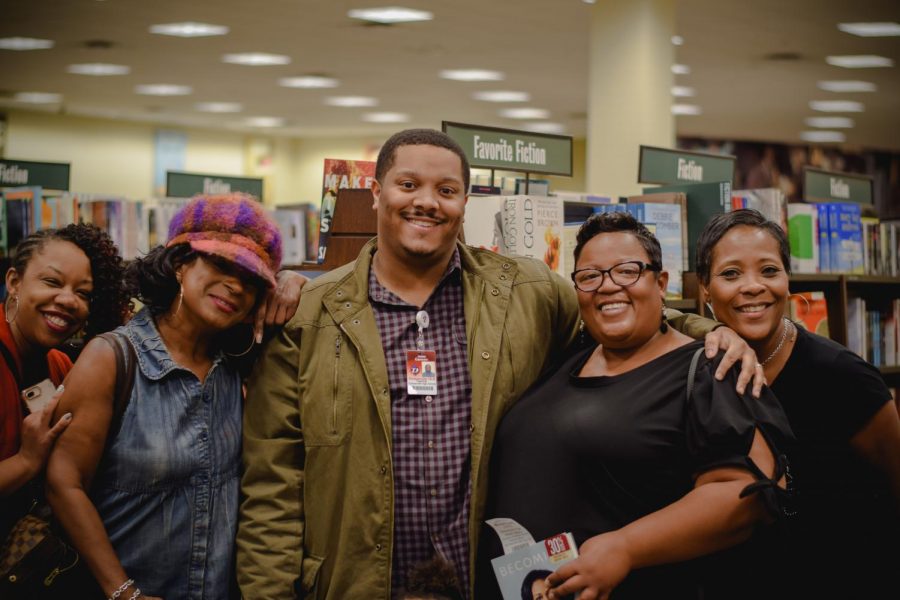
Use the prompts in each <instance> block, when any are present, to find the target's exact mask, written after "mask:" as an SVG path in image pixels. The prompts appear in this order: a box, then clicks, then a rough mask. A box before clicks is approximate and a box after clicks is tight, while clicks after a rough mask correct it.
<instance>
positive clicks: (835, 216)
mask: <svg viewBox="0 0 900 600" xmlns="http://www.w3.org/2000/svg"><path fill="white" fill-rule="evenodd" d="M828 216H829V221H828V223H829V236H830V241H831V271H832V272H834V273H855V274H861V273H862V272H863V270H864V269H863V248H862V221H861V218H862V214H861V207H860V205H859V204H856V203H854V202H848V203H837V202H835V203H830V204H829V206H828Z"/></svg>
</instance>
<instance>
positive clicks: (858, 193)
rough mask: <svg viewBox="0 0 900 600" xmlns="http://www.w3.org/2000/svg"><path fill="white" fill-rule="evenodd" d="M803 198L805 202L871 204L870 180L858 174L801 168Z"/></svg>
mask: <svg viewBox="0 0 900 600" xmlns="http://www.w3.org/2000/svg"><path fill="white" fill-rule="evenodd" d="M803 196H804V198H805V199H806V201H807V202H858V203H860V204H871V203H872V201H873V196H872V178H871V177H869V176H868V175H861V174H859V173H838V172H835V171H822V170H819V169H813V168H811V167H804V168H803Z"/></svg>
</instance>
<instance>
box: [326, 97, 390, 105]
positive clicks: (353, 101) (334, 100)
mask: <svg viewBox="0 0 900 600" xmlns="http://www.w3.org/2000/svg"><path fill="white" fill-rule="evenodd" d="M325 104H327V105H328V106H340V107H343V108H359V107H368V106H378V100H377V99H376V98H372V97H371V96H331V97H329V98H325Z"/></svg>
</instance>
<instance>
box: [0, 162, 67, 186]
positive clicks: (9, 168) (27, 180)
mask: <svg viewBox="0 0 900 600" xmlns="http://www.w3.org/2000/svg"><path fill="white" fill-rule="evenodd" d="M25 185H30V186H40V187H42V188H46V189H48V190H61V191H64V192H65V191H68V190H69V163H46V162H32V161H28V160H8V159H5V158H2V159H0V187H18V186H25Z"/></svg>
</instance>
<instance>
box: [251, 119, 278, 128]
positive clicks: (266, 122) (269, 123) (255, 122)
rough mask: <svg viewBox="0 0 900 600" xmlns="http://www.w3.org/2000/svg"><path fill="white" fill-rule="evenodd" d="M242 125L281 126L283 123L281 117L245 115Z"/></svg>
mask: <svg viewBox="0 0 900 600" xmlns="http://www.w3.org/2000/svg"><path fill="white" fill-rule="evenodd" d="M244 125H249V126H250V127H281V126H282V125H284V119H282V118H281V117H247V118H246V119H244Z"/></svg>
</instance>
